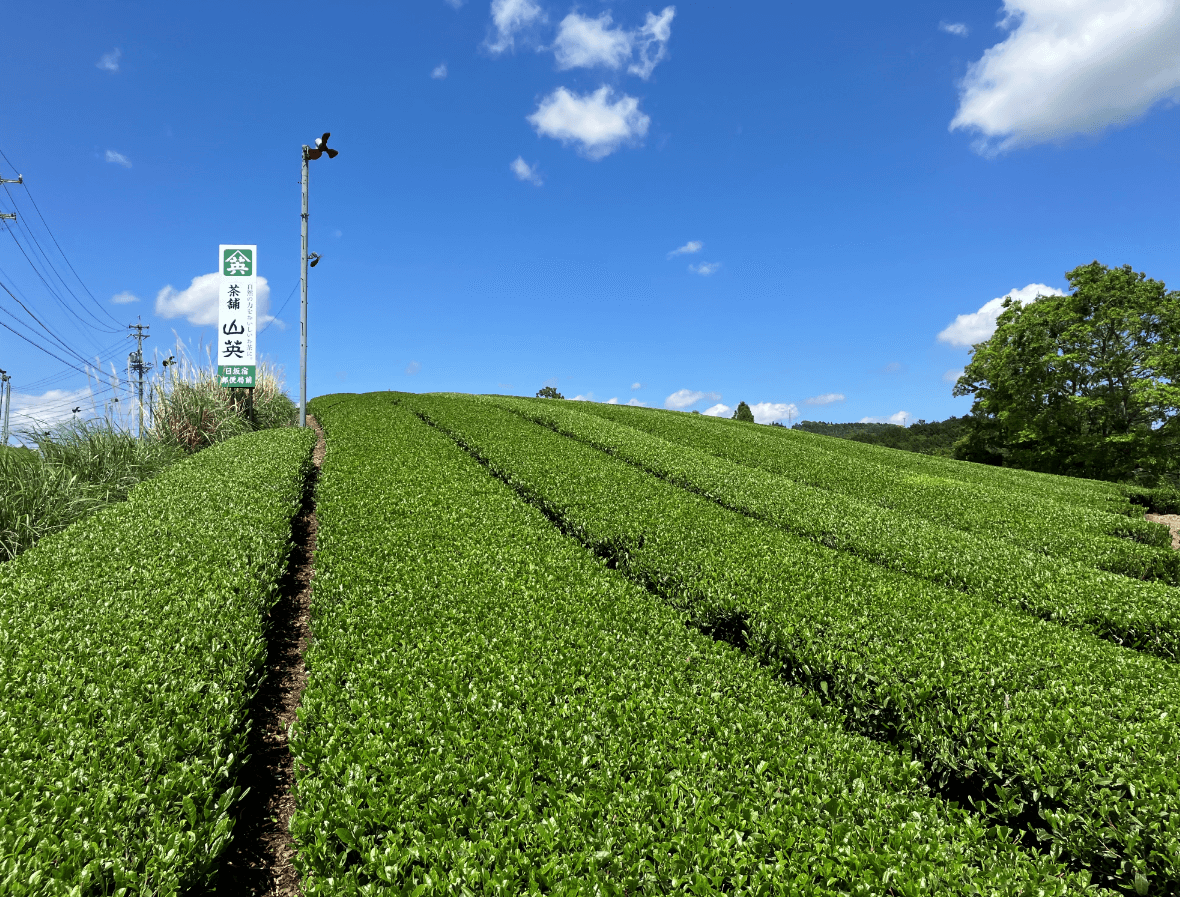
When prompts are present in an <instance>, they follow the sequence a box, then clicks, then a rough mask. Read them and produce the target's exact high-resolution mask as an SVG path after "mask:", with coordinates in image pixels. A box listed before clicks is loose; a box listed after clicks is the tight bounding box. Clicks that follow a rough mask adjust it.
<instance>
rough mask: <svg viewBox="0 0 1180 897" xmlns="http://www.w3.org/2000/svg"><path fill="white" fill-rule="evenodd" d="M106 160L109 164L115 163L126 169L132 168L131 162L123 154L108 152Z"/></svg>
mask: <svg viewBox="0 0 1180 897" xmlns="http://www.w3.org/2000/svg"><path fill="white" fill-rule="evenodd" d="M105 158H106V160H107V161H108V162H114V163H115V164H116V165H122V166H123V167H124V168H130V167H131V160H130V159H128V158H127V157H126V156H124V155H123V154H122V153H116V152H115V151H114V150H107V154H106V157H105Z"/></svg>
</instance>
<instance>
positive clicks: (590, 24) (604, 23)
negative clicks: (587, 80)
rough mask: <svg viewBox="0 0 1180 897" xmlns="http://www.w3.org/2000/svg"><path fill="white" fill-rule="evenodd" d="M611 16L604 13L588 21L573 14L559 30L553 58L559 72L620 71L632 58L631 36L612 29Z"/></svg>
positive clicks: (617, 29) (620, 29)
mask: <svg viewBox="0 0 1180 897" xmlns="http://www.w3.org/2000/svg"><path fill="white" fill-rule="evenodd" d="M610 26H611V15H610V13H609V12H604V13H603V14H602V15H600V16H599V17H598V18H597V19H589V18H586V17H585V16H580V15H578V14H577V13H576V12H571V13H570V14H569V15H568V16H566V17H565V18H564V19H562V20H561V24H560V25H558V27H557V39H556V40H555V41H554V42H553V55H554V56H555V57H556V58H557V67H558V68H559V69H572V68H593V67H594V66H596V65H601V66H604V67H605V68H608V69H617V68H621V67H622V65H623V63H625V62H626V61H627V60H628V59H630V58H631V35H630V34H629V33H628V32H626V31H624V30H623V29H622V28H613V29H612V28H611V27H610Z"/></svg>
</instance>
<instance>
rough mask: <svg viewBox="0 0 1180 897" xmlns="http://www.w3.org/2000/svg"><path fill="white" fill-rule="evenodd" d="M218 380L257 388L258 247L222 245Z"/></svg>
mask: <svg viewBox="0 0 1180 897" xmlns="http://www.w3.org/2000/svg"><path fill="white" fill-rule="evenodd" d="M217 256H218V271H220V272H221V278H220V280H221V284H220V289H219V291H218V308H217V383H218V385H219V386H228V387H231V388H235V389H253V388H254V380H255V374H256V373H257V370H258V368H257V360H256V350H257V339H256V337H257V333H258V328H257V320H258V289H257V286H258V284H257V274H258V247H257V246H256V245H252V246H238V245H233V246H231V245H225V244H223V245H221V246H219V247H218V252H217Z"/></svg>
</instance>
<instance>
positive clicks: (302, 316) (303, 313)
mask: <svg viewBox="0 0 1180 897" xmlns="http://www.w3.org/2000/svg"><path fill="white" fill-rule="evenodd" d="M309 151H310V147H308V146H307V145H306V144H304V147H303V216H302V221H301V223H300V225H299V245H300V252H301V257H302V267H301V268H300V271H299V426H300V427H306V426H307V163H308V161H309V159H308V155H307V154H308V152H309Z"/></svg>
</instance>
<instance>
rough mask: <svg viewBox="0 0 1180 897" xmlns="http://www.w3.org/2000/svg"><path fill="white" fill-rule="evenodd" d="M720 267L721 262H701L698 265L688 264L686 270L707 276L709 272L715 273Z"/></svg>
mask: <svg viewBox="0 0 1180 897" xmlns="http://www.w3.org/2000/svg"><path fill="white" fill-rule="evenodd" d="M720 269H721V262H701V263H700V264H699V265H689V266H688V270H689V271H691V272H692V273H693V274H699V275H701V277H708V276H709V275H710V274H716V273H717V271H719V270H720Z"/></svg>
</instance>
